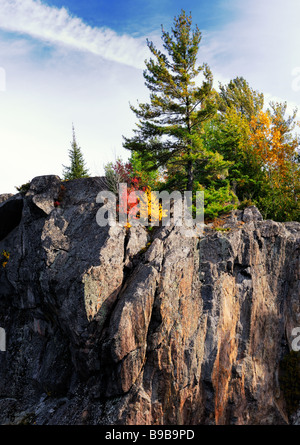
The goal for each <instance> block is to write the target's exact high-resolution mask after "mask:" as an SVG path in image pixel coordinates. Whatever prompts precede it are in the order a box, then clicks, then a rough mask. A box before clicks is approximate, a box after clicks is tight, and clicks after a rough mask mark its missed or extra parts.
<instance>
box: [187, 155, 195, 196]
mask: <svg viewBox="0 0 300 445" xmlns="http://www.w3.org/2000/svg"><path fill="white" fill-rule="evenodd" d="M187 175H188V182H187V191H190V192H192V191H193V185H194V168H193V161H191V160H190V161H188V164H187Z"/></svg>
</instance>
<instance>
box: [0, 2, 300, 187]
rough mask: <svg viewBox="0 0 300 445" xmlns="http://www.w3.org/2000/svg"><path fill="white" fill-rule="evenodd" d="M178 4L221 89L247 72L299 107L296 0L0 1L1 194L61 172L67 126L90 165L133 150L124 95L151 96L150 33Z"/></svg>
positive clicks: (261, 87) (97, 169) (129, 98)
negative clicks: (126, 140) (126, 142)
mask: <svg viewBox="0 0 300 445" xmlns="http://www.w3.org/2000/svg"><path fill="white" fill-rule="evenodd" d="M181 9H184V10H185V11H186V12H191V14H192V17H193V24H194V25H196V24H197V25H198V27H199V29H200V30H201V32H202V41H201V45H200V50H199V55H198V60H199V64H202V63H203V62H205V63H208V65H209V66H210V68H211V70H212V73H213V75H214V86H215V87H216V89H218V85H219V82H221V83H222V84H226V83H228V82H229V81H230V80H231V79H234V78H235V77H237V76H243V77H244V78H245V79H246V80H247V82H248V83H249V85H250V86H251V88H253V89H255V90H258V91H259V92H263V93H264V96H265V103H266V105H268V103H269V102H270V101H271V100H273V101H280V102H283V101H287V104H288V110H289V112H290V113H292V111H293V109H294V108H296V107H298V108H299V110H300V51H299V43H300V27H299V24H298V22H299V17H300V2H299V0H285V1H284V2H282V1H281V0H252V1H251V2H249V1H248V0H187V1H184V0H182V1H179V0H147V1H145V0H126V1H125V0H110V1H107V0H89V1H83V0H72V1H71V0H0V153H1V157H0V160H1V163H0V194H2V193H17V190H16V187H17V186H20V185H22V184H24V183H27V182H28V181H30V180H31V179H33V178H34V177H36V176H41V175H49V174H55V175H58V176H60V177H62V172H63V165H69V150H70V148H71V140H72V125H74V128H75V134H76V141H77V143H78V145H79V146H80V147H81V150H82V152H83V155H84V159H85V161H86V165H87V167H88V168H89V171H90V174H91V176H101V175H103V173H104V165H105V164H107V163H108V162H111V161H114V160H115V159H116V158H117V157H121V158H123V160H126V159H127V158H128V157H129V156H130V153H129V152H128V151H127V150H125V149H124V148H123V146H122V143H123V136H126V137H130V136H131V135H132V134H133V129H134V128H135V125H136V123H137V121H136V117H135V115H134V113H133V112H132V111H131V110H130V106H129V105H130V104H133V105H136V104H137V102H138V101H139V102H147V100H148V98H149V92H148V90H147V88H146V86H145V84H144V78H143V69H144V67H145V63H144V62H145V60H146V59H148V58H149V57H150V53H149V49H148V47H147V44H146V39H149V40H150V41H153V42H154V44H155V45H156V46H158V47H160V45H161V26H162V25H163V27H164V29H166V30H170V29H171V27H172V24H173V20H174V17H175V16H178V15H179V14H180V11H181Z"/></svg>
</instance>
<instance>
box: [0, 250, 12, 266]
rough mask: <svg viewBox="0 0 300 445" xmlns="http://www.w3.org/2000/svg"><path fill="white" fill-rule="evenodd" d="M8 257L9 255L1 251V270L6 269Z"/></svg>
mask: <svg viewBox="0 0 300 445" xmlns="http://www.w3.org/2000/svg"><path fill="white" fill-rule="evenodd" d="M9 257H10V253H9V252H7V251H6V250H3V252H2V260H1V264H2V267H3V268H5V267H6V265H7V263H8V260H9Z"/></svg>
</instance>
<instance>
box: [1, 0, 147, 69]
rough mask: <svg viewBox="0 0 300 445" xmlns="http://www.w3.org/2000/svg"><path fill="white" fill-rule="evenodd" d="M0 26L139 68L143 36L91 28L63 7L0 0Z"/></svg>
mask: <svg viewBox="0 0 300 445" xmlns="http://www.w3.org/2000/svg"><path fill="white" fill-rule="evenodd" d="M0 29H3V30H6V31H11V32H17V33H22V34H26V35H29V36H32V37H34V38H37V39H40V40H43V41H46V42H50V43H55V44H60V45H64V46H68V47H72V48H74V49H78V50H81V51H87V52H89V53H93V54H96V55H99V56H101V57H103V58H105V59H108V60H111V61H114V62H119V63H124V64H126V65H130V66H134V67H136V68H142V67H143V61H144V59H145V39H144V38H133V37H131V36H129V35H118V34H117V33H116V32H114V31H113V30H111V29H107V28H97V27H91V26H89V25H87V24H86V23H84V22H83V20H82V19H80V18H78V17H75V16H72V15H71V14H70V13H69V12H68V11H67V9H65V8H64V7H63V8H56V7H52V6H48V5H46V4H45V3H43V2H41V1H40V0H0Z"/></svg>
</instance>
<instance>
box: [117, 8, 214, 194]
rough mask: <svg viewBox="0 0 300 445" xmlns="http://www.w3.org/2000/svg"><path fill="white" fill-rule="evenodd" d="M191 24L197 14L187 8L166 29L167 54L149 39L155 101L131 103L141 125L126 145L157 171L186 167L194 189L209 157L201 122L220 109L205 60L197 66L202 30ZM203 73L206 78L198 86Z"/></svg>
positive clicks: (189, 187)
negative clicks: (199, 165)
mask: <svg viewBox="0 0 300 445" xmlns="http://www.w3.org/2000/svg"><path fill="white" fill-rule="evenodd" d="M191 27H192V17H191V15H189V16H188V15H186V13H185V11H183V10H182V11H181V14H180V15H179V16H178V18H176V17H175V19H174V27H173V28H172V32H171V33H169V32H166V31H165V30H164V29H163V27H162V40H163V47H164V49H165V50H166V52H167V54H165V53H163V52H161V51H160V50H159V49H157V48H156V47H155V46H154V44H153V43H152V42H150V41H148V40H147V44H148V48H149V50H150V51H151V53H152V56H153V58H151V59H150V60H149V61H146V62H145V63H146V69H145V71H144V78H145V84H146V86H147V87H148V89H149V90H150V103H145V104H139V106H138V108H136V107H134V106H132V105H131V110H132V111H133V112H134V113H135V114H136V116H137V117H138V119H139V124H138V129H135V130H134V131H135V135H134V136H133V137H132V138H130V139H128V138H124V139H125V142H124V147H125V148H127V149H129V150H132V151H136V152H138V153H139V154H140V155H141V156H142V158H143V159H144V160H145V162H146V161H147V162H148V161H149V162H150V164H151V165H152V166H153V167H152V168H153V169H155V168H159V167H164V168H165V167H166V166H167V165H170V163H171V164H172V163H173V164H175V165H178V167H179V168H181V169H182V168H183V169H184V171H185V174H186V186H185V187H186V189H187V190H192V189H193V184H194V172H195V161H196V160H197V159H199V158H200V159H202V158H203V157H204V158H206V157H207V156H206V154H205V153H203V144H202V142H201V137H200V132H201V129H202V125H203V123H204V122H205V121H207V120H208V119H210V118H211V117H212V116H213V115H214V114H215V113H216V109H217V105H216V93H215V91H214V90H213V88H212V84H213V76H212V73H211V71H210V69H209V67H208V66H207V65H206V64H203V65H201V66H197V65H196V64H197V55H198V50H199V45H200V42H201V32H200V31H199V29H198V27H197V26H196V28H195V29H194V30H192V28H191ZM200 74H202V77H203V78H204V80H203V82H202V84H201V86H198V82H197V84H196V80H197V78H198V76H199V75H200Z"/></svg>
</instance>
